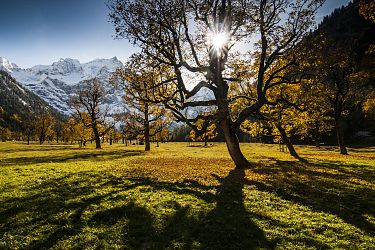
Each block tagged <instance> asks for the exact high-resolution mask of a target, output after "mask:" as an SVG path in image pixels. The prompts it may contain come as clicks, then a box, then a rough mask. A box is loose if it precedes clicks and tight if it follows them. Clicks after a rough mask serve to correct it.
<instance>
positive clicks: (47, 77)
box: [0, 57, 123, 115]
mask: <svg viewBox="0 0 375 250" xmlns="http://www.w3.org/2000/svg"><path fill="white" fill-rule="evenodd" d="M118 67H123V64H122V62H121V61H119V60H118V59H117V57H113V58H110V59H95V60H93V61H90V62H88V63H80V62H79V61H78V60H76V59H70V58H66V59H60V60H59V61H58V62H54V63H52V65H36V66H34V67H31V68H28V69H21V68H19V67H18V66H17V65H16V64H14V63H11V62H10V61H9V60H7V59H5V58H1V57H0V69H3V70H5V71H7V72H9V73H10V74H11V75H12V76H13V77H14V78H15V79H16V80H17V81H18V82H20V83H21V84H22V85H23V86H24V87H26V88H27V89H29V90H31V91H32V92H34V93H35V94H37V95H38V96H40V97H41V98H42V99H44V100H45V101H47V102H48V103H49V104H50V105H51V106H53V107H54V108H55V109H57V110H58V111H60V112H61V113H63V114H66V115H68V114H70V113H72V112H73V111H72V109H71V108H70V107H69V105H68V103H67V102H68V99H69V96H71V95H73V94H75V93H76V92H77V89H78V88H79V87H80V84H81V83H82V81H84V80H89V79H92V78H98V79H99V80H100V81H101V82H102V83H103V85H104V88H105V89H106V90H107V92H109V93H110V94H109V96H108V97H109V98H108V100H109V101H108V102H107V103H106V104H107V105H108V106H109V108H110V110H111V111H112V112H115V111H116V110H121V107H122V104H121V96H122V92H121V91H119V90H114V89H113V88H112V86H111V85H110V84H109V78H110V76H111V74H112V72H114V71H115V70H116V68H118Z"/></svg>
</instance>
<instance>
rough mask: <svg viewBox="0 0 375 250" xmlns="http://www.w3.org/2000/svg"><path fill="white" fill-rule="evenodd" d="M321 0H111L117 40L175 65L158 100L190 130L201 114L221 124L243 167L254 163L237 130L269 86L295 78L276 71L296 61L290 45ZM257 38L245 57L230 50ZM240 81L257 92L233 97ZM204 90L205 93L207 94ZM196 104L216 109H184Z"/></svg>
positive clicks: (307, 25) (163, 64) (163, 80)
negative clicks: (206, 113)
mask: <svg viewBox="0 0 375 250" xmlns="http://www.w3.org/2000/svg"><path fill="white" fill-rule="evenodd" d="M322 2H323V0H322V1H320V0H305V1H297V0H296V1H293V0H272V1H271V0H262V1H252V0H245V1H242V0H222V1H204V0H191V1H186V0H177V1H169V0H159V1H149V0H146V1H143V0H134V1H127V0H111V1H109V8H110V18H111V20H112V22H113V24H114V26H115V32H116V35H117V36H118V37H124V38H128V39H129V40H131V41H132V42H134V43H135V44H137V45H138V46H139V47H140V48H141V49H142V51H143V53H145V54H146V55H147V56H148V57H149V58H151V59H152V61H153V65H156V66H157V67H164V68H171V69H172V71H173V74H171V75H170V76H169V77H167V76H164V77H161V79H159V80H158V82H157V83H156V86H161V85H163V88H164V89H165V90H166V94H164V95H162V96H161V97H162V98H161V97H160V96H159V97H160V99H159V100H160V101H162V102H163V104H164V105H165V107H167V108H169V109H170V110H172V111H173V114H174V115H175V117H176V118H177V120H178V121H182V122H185V123H187V124H188V125H189V126H191V127H192V128H195V129H196V125H195V122H197V121H198V120H200V119H205V120H207V122H205V123H204V127H207V126H208V125H209V124H212V123H215V124H217V125H218V127H220V129H221V130H222V131H223V132H224V136H225V140H226V144H227V148H228V151H229V154H230V156H231V157H232V159H233V161H234V162H235V164H236V166H237V167H238V168H241V167H245V166H248V165H249V162H248V161H247V160H246V158H245V157H244V155H243V154H242V152H241V150H240V145H239V141H238V137H237V129H238V128H239V126H240V125H241V123H242V122H244V121H245V120H246V119H248V118H249V117H252V116H254V115H256V114H257V112H258V111H259V109H260V108H261V107H262V106H263V105H264V104H266V103H267V99H266V93H267V91H269V89H271V88H273V87H274V86H277V85H278V84H281V83H284V82H285V81H286V80H287V81H289V82H290V81H293V79H285V78H284V77H280V75H279V72H280V71H281V70H284V69H286V68H288V67H290V66H292V65H295V64H296V63H298V61H299V58H298V57H296V56H295V55H294V54H293V53H292V49H293V48H294V47H295V46H297V44H298V43H299V41H300V40H301V39H302V37H303V36H304V34H305V33H306V32H307V31H308V30H309V28H310V27H311V26H312V24H313V19H314V18H313V17H314V14H315V11H316V9H317V8H318V7H319V6H320V5H321V3H322ZM254 37H256V38H257V39H258V41H257V43H256V44H255V46H254V51H255V52H254V53H248V54H246V55H251V57H247V56H245V55H244V54H240V52H238V53H235V52H233V51H234V50H235V48H236V46H234V45H235V44H238V43H239V42H250V41H251V39H253V38H254ZM237 55H240V56H239V57H240V59H241V58H243V59H244V60H243V62H244V63H245V66H244V67H242V68H243V69H244V71H252V78H250V79H247V81H244V80H246V79H244V78H242V77H241V72H243V71H242V70H241V69H240V68H239V67H236V62H238V61H239V60H238V57H237ZM280 61H283V63H282V64H280V63H279V62H280ZM155 62H157V64H155ZM296 77H297V76H296ZM236 81H237V82H242V83H243V84H248V85H254V86H255V93H254V94H253V95H251V96H249V95H248V93H247V92H246V91H239V92H237V93H236V94H235V95H231V93H230V92H229V89H230V86H231V85H232V84H233V82H236ZM239 90H240V89H239ZM203 91H206V94H204V95H202V92H203ZM203 97H206V98H203ZM240 99H242V100H246V101H244V102H243V103H242V108H241V109H240V110H238V111H236V112H235V113H233V112H232V110H231V107H232V106H233V105H235V102H236V101H238V100H240ZM195 107H211V108H212V110H213V111H214V112H213V113H212V114H211V115H209V116H204V117H203V116H202V115H199V114H198V115H197V116H195V117H191V116H190V114H191V113H185V112H184V111H185V110H186V109H187V108H195Z"/></svg>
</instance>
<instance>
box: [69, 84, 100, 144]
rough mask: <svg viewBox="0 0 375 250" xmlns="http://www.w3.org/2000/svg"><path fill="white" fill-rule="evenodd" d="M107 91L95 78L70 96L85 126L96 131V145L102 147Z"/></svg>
mask: <svg viewBox="0 0 375 250" xmlns="http://www.w3.org/2000/svg"><path fill="white" fill-rule="evenodd" d="M105 98H106V92H105V90H104V88H103V86H102V84H101V82H100V81H99V80H98V79H96V78H94V79H91V80H86V81H84V82H83V83H82V86H81V88H80V89H79V90H78V93H77V94H76V95H74V96H72V97H71V98H70V101H69V102H70V103H71V105H72V107H73V108H74V109H75V111H76V114H77V115H78V117H79V118H80V119H81V121H82V123H83V124H84V126H86V127H87V128H91V129H92V131H93V133H94V138H95V146H96V148H97V149H99V148H101V142H100V127H101V126H102V127H103V126H105V118H106V115H107V110H105V109H104V108H103V103H104V101H105Z"/></svg>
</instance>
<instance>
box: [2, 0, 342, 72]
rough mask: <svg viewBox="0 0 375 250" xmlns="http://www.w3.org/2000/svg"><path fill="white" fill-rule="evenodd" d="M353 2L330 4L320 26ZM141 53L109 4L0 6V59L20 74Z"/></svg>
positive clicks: (6, 1)
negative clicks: (119, 35)
mask: <svg viewBox="0 0 375 250" xmlns="http://www.w3.org/2000/svg"><path fill="white" fill-rule="evenodd" d="M348 2H349V0H326V3H325V4H324V5H323V7H322V8H321V9H320V10H319V12H318V15H317V19H318V21H319V20H321V19H322V18H323V16H325V15H327V14H329V13H331V12H332V11H333V10H334V9H335V8H337V7H340V6H342V5H346V4H347V3H348ZM136 51H137V48H135V47H134V46H133V45H132V44H131V43H129V42H128V41H127V40H125V39H114V27H113V25H112V24H111V23H110V22H109V17H108V8H107V6H106V0H0V56H1V57H5V58H7V59H8V60H10V61H11V62H14V63H16V64H17V65H18V66H20V67H21V68H29V67H32V66H34V65H37V64H44V65H48V64H52V63H53V62H55V61H58V60H59V59H60V58H74V59H78V60H79V61H80V62H83V63H84V62H88V61H91V60H93V59H97V58H111V57H114V56H117V58H118V59H119V60H121V61H123V62H125V61H126V60H127V58H128V57H129V56H130V55H131V54H132V53H134V52H136Z"/></svg>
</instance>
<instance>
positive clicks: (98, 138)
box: [92, 125, 101, 148]
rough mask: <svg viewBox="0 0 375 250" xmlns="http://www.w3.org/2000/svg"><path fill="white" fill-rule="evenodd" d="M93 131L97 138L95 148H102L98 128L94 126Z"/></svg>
mask: <svg viewBox="0 0 375 250" xmlns="http://www.w3.org/2000/svg"><path fill="white" fill-rule="evenodd" d="M92 130H93V132H94V137H95V148H101V145H100V136H99V131H98V128H97V127H96V126H95V125H94V126H93V127H92Z"/></svg>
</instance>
